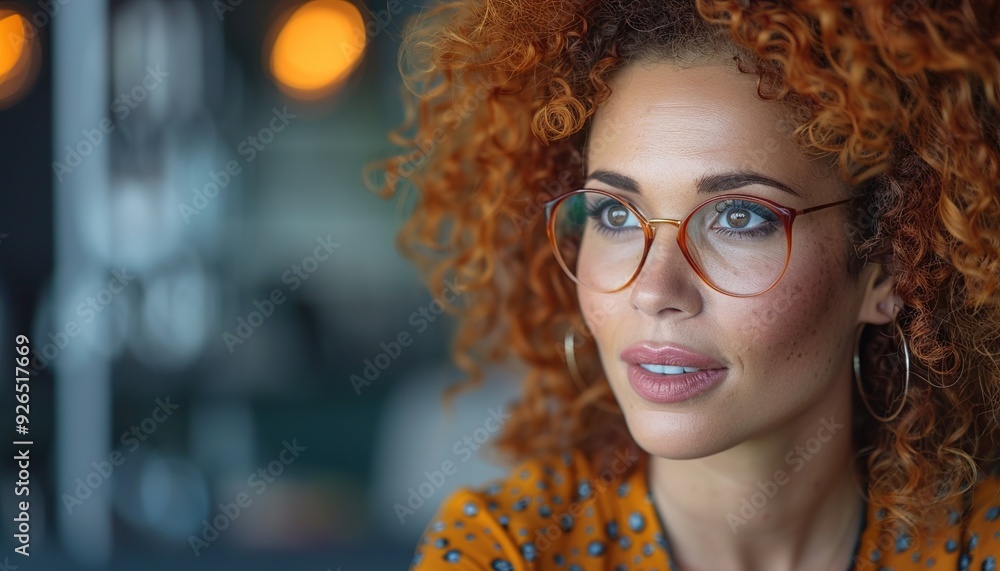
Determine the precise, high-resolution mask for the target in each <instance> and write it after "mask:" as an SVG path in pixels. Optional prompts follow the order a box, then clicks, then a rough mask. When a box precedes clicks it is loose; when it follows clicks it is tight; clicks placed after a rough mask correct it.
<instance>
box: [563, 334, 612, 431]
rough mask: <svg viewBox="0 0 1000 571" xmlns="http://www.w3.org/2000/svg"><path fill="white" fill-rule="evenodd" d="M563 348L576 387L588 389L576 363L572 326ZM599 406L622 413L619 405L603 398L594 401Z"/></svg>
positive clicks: (602, 408) (582, 390)
mask: <svg viewBox="0 0 1000 571" xmlns="http://www.w3.org/2000/svg"><path fill="white" fill-rule="evenodd" d="M563 350H564V351H565V353H566V368H567V369H569V376H570V377H573V382H574V383H576V387H577V388H578V389H580V392H581V393H584V392H586V391H587V386H586V385H585V384H584V382H583V376H582V375H580V367H579V366H577V364H576V331H574V330H573V328H572V327H570V328H569V329H567V330H566V336H565V338H564V339H563ZM594 404H595V405H596V406H597V408H599V409H601V410H603V411H605V412H611V413H614V414H619V415H620V414H622V411H621V409H620V408H618V407H617V406H614V405H611V404H608V403H607V402H605V401H604V400H602V399H597V400H595V401H594Z"/></svg>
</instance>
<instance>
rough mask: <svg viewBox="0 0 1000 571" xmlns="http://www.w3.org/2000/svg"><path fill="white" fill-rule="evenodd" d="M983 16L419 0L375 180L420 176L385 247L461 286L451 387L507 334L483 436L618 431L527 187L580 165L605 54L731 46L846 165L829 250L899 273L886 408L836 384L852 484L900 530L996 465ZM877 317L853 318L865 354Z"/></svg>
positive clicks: (514, 447)
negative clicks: (845, 198) (847, 191)
mask: <svg viewBox="0 0 1000 571" xmlns="http://www.w3.org/2000/svg"><path fill="white" fill-rule="evenodd" d="M998 30H1000V6H989V5H987V3H979V4H977V5H976V6H972V5H970V4H969V3H955V2H945V1H935V0H921V1H920V2H917V1H916V0H913V1H912V2H908V3H904V4H902V5H893V3H892V2H891V1H890V0H848V1H843V0H782V1H778V0H760V1H758V0H753V1H751V0H688V1H684V0H668V1H664V2H641V1H635V0H615V1H614V2H611V1H608V0H603V1H599V0H530V1H529V0H505V1H503V2H498V1H496V0H449V1H446V2H443V3H440V4H437V5H435V6H434V7H433V8H431V9H430V10H429V11H428V12H426V13H425V14H423V15H422V16H421V17H420V18H419V20H417V21H415V22H414V23H413V24H412V26H411V27H410V28H409V29H408V32H407V36H406V43H405V44H404V47H403V49H402V50H401V56H402V57H401V61H400V64H401V69H402V70H403V77H404V80H405V84H406V87H407V94H406V102H407V117H406V119H405V121H404V124H403V125H402V126H401V127H400V129H399V130H397V131H396V132H394V133H393V135H392V137H391V138H392V140H393V141H394V142H396V143H397V144H399V145H401V146H402V147H403V148H404V150H403V151H402V152H400V153H399V154H398V155H396V156H393V157H391V158H389V159H387V160H385V161H382V162H380V163H379V164H378V165H376V166H377V167H378V168H379V171H380V172H382V173H384V175H385V178H384V179H381V182H379V183H372V184H373V185H374V186H375V187H377V188H378V189H379V191H380V192H381V193H383V195H385V196H392V195H394V194H397V193H405V192H408V191H413V190H415V191H416V197H415V201H414V202H415V207H414V209H413V212H412V216H410V218H409V219H408V221H407V223H406V224H405V226H404V227H403V229H402V230H401V232H400V235H399V244H400V246H401V248H402V249H403V251H404V252H405V253H406V254H407V255H408V256H409V257H410V258H411V259H413V260H414V261H415V262H416V263H417V264H418V265H419V267H420V268H422V270H423V271H424V273H425V276H426V279H427V280H428V282H429V283H430V284H441V283H443V282H444V280H445V279H447V278H453V279H456V280H459V282H460V283H462V284H463V286H464V288H465V291H464V294H463V296H462V299H463V302H462V303H461V304H460V305H459V306H456V307H455V308H454V311H455V312H456V314H457V317H458V323H459V329H458V331H457V335H456V339H455V342H454V344H453V350H454V354H455V358H456V360H457V363H458V364H459V365H460V366H461V367H463V368H464V369H465V370H467V371H468V372H469V374H470V380H469V382H468V383H466V384H465V385H463V386H465V387H470V386H474V385H475V384H476V383H477V382H478V380H479V379H480V377H481V365H482V364H484V363H486V362H489V361H499V360H502V359H504V358H507V357H509V356H511V354H513V355H514V356H516V357H518V358H520V359H522V360H524V361H525V362H526V363H527V364H528V365H529V367H530V369H529V370H530V372H529V374H528V375H527V378H526V379H525V380H524V387H523V393H522V397H521V399H520V400H519V401H518V402H517V403H516V404H515V406H514V407H513V409H512V413H513V416H512V418H511V419H510V420H509V421H508V422H507V423H506V424H505V425H504V428H503V432H502V434H501V436H500V438H499V439H498V443H497V446H498V448H499V449H500V450H501V451H504V452H506V453H507V454H508V455H509V456H511V457H512V458H513V459H521V458H526V457H533V456H539V455H543V454H549V453H556V452H562V451H565V450H566V449H567V448H570V447H577V448H580V449H583V450H584V451H585V452H586V453H587V454H588V455H589V456H590V457H591V458H593V459H594V461H595V462H598V463H603V462H604V459H605V458H607V457H608V455H609V453H610V452H612V451H614V450H616V449H620V448H622V447H635V446H636V445H635V443H634V441H633V440H632V439H631V437H630V436H629V434H628V431H627V428H626V426H625V424H624V420H623V417H622V416H621V415H620V411H618V413H619V414H614V410H615V407H616V405H615V404H614V401H613V398H612V396H611V392H610V387H609V386H608V383H607V381H606V380H605V379H604V376H603V371H602V370H601V366H600V362H599V359H598V356H597V351H596V347H595V346H594V343H593V340H592V339H586V341H585V342H584V343H583V345H582V346H580V347H578V348H577V350H576V359H577V361H578V363H579V365H580V369H581V371H582V372H583V378H584V382H585V383H586V384H587V386H585V387H578V386H577V385H576V384H575V383H574V382H573V379H572V377H571V376H570V374H569V372H568V370H567V366H566V362H565V355H564V353H563V350H562V347H563V339H564V335H565V333H566V331H567V329H568V328H572V329H574V330H575V331H577V332H581V331H584V332H585V328H584V326H583V321H582V317H581V313H580V307H579V305H578V302H577V299H576V295H575V288H574V287H573V284H572V282H571V281H570V280H569V278H567V277H566V276H565V275H564V274H563V272H562V271H561V269H560V268H559V266H558V265H557V263H556V261H555V258H554V257H553V253H552V252H551V250H550V248H549V244H548V242H547V238H546V233H545V227H544V226H545V225H544V214H543V212H542V208H541V205H542V204H543V203H544V202H545V201H547V200H549V199H551V198H554V197H555V196H558V195H559V194H561V193H564V192H568V191H570V190H573V189H575V188H578V187H579V186H580V185H581V184H582V182H583V180H582V179H583V175H584V173H583V169H582V162H583V160H582V157H583V155H584V149H585V145H586V137H587V131H588V128H589V125H590V122H591V118H592V117H593V115H594V112H595V111H596V109H597V108H598V106H599V105H600V104H601V103H602V102H603V101H605V100H606V99H607V98H608V96H609V94H610V87H609V79H610V77H611V76H612V74H613V73H614V72H615V71H616V70H618V69H620V68H622V67H623V66H625V65H628V63H629V62H630V61H632V60H635V59H637V58H641V57H650V56H652V57H664V58H667V59H673V60H690V61H697V60H699V59H706V58H707V59H712V58H714V59H715V61H716V62H723V63H724V62H725V61H726V59H729V58H735V60H736V62H735V63H733V65H739V66H740V68H741V69H742V70H743V71H744V72H747V73H754V74H756V75H757V78H758V94H759V95H760V96H761V97H762V98H765V99H772V100H775V101H779V102H781V103H782V104H784V105H787V108H788V110H789V117H790V118H791V119H792V120H793V121H794V125H795V136H796V140H797V142H798V143H799V145H800V146H801V147H802V149H803V150H805V151H806V152H809V153H813V154H816V155H819V156H826V157H829V158H830V160H831V162H835V163H836V164H837V165H838V166H839V168H840V172H841V173H842V176H843V178H844V180H845V181H847V182H848V183H850V184H851V185H853V187H854V189H855V198H854V200H853V203H852V206H853V213H854V218H853V220H854V222H852V224H851V226H852V228H851V229H852V230H853V231H852V232H851V238H852V239H851V243H850V244H848V246H851V245H853V250H854V251H856V252H857V256H854V258H855V262H854V263H852V264H851V268H849V271H850V272H851V273H852V274H853V275H857V271H858V269H859V268H860V267H861V266H862V265H863V263H864V262H865V261H867V260H872V261H878V262H880V263H883V264H884V267H885V268H886V269H887V271H889V272H891V273H892V275H894V276H895V280H896V291H897V293H898V294H899V296H900V297H901V299H902V300H903V301H904V302H905V307H904V308H903V309H902V311H901V313H900V314H899V317H898V325H899V326H900V327H901V329H902V331H903V332H904V334H905V336H906V339H907V340H908V341H909V347H910V351H911V353H912V375H913V381H912V382H911V383H910V389H909V391H908V393H907V397H906V400H905V403H904V408H903V410H902V413H901V414H900V415H899V416H898V417H896V418H895V419H894V420H892V421H891V422H887V423H880V422H877V421H875V420H874V419H873V418H872V417H871V415H870V414H869V413H868V412H867V410H866V409H865V408H864V407H863V406H861V405H860V401H858V399H857V398H855V404H856V406H855V410H856V413H855V419H854V425H855V440H856V442H855V444H856V446H857V449H858V450H859V460H860V461H859V471H860V472H861V473H862V475H863V477H864V481H865V482H866V484H867V488H868V491H869V495H870V500H871V501H873V502H878V503H879V504H882V505H885V506H886V507H887V517H888V518H889V519H890V520H891V522H895V523H898V524H900V525H902V526H903V527H905V528H907V530H909V531H913V532H918V533H919V528H920V527H921V526H926V525H930V524H931V521H932V517H931V516H932V513H931V512H932V510H934V509H936V508H940V507H942V506H944V505H946V504H947V503H948V502H951V501H952V500H954V499H955V498H956V497H957V496H958V495H960V494H961V493H962V492H963V491H964V490H966V489H968V488H969V487H970V486H971V485H972V484H973V483H974V482H975V479H976V477H977V476H979V475H980V474H981V471H983V470H992V469H993V467H994V465H995V450H996V448H997V446H996V445H997V440H998V439H997V435H998V430H1000V423H998V419H997V410H998V404H1000V398H998V397H1000V359H998V356H1000V201H998V192H997V190H998V188H997V185H998V181H1000V152H998V148H1000V141H998V138H1000V120H998V117H1000V116H998V113H1000V55H998V54H1000V32H998ZM730 61H731V60H730ZM890 262H891V263H890ZM870 329H877V328H870ZM894 329H895V328H894V327H893V326H892V325H890V326H887V328H885V331H884V332H880V331H874V332H872V333H870V334H868V335H866V336H865V338H864V342H863V349H864V350H865V353H872V354H875V353H878V352H879V350H880V349H883V348H884V347H882V346H885V345H887V344H889V343H890V342H888V341H887V339H890V338H891V337H892V334H893V331H894ZM879 333H882V334H879ZM896 342H897V343H898V340H896ZM888 346H889V352H890V353H892V352H895V351H894V349H893V346H892V345H891V344H889V345H888ZM901 374H902V373H901V369H900V368H899V363H898V361H897V362H895V364H894V366H887V365H884V364H883V365H882V366H875V367H872V373H871V374H870V375H866V377H865V378H866V380H865V382H866V383H867V387H868V388H867V389H866V393H867V394H868V396H869V399H870V401H872V402H874V403H875V406H882V407H884V408H890V407H891V406H892V405H893V403H894V402H895V400H896V399H897V398H898V396H899V390H900V384H901V383H900V376H901ZM609 410H610V411H611V412H609ZM891 522H890V523H891Z"/></svg>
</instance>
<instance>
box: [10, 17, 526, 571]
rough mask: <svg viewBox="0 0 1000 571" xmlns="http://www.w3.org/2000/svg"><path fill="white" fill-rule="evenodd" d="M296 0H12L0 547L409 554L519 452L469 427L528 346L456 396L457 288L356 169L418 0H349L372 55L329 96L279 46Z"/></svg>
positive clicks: (230, 561)
mask: <svg viewBox="0 0 1000 571" xmlns="http://www.w3.org/2000/svg"><path fill="white" fill-rule="evenodd" d="M220 4H225V6H224V7H223V8H220ZM300 4H305V0H301V1H299V0H288V1H280V2H278V1H275V2H266V1H253V0H242V1H239V0H221V1H220V2H213V1H211V0H197V1H195V0H25V1H22V2H16V3H12V2H0V10H14V11H18V12H19V13H21V14H23V15H24V17H25V18H28V19H29V20H30V21H32V22H33V27H34V31H35V34H34V40H35V42H36V44H35V45H36V48H35V49H36V51H35V52H33V54H32V55H30V56H29V57H31V58H33V62H34V64H35V65H36V67H37V75H36V77H35V78H34V79H33V80H32V81H30V82H28V83H26V84H25V86H24V87H22V88H21V89H20V92H15V93H14V95H9V94H8V95H7V100H3V99H2V98H0V197H2V207H0V332H2V334H0V356H2V362H4V363H6V365H4V366H2V367H0V410H2V413H0V436H2V437H0V447H2V449H3V452H2V456H3V459H0V516H2V517H0V522H2V523H0V532H2V535H0V546H3V551H2V552H0V569H14V568H15V566H16V568H17V569H21V570H25V571H30V570H35V569H38V570H56V569H59V570H62V569H129V570H132V569H135V570H140V569H141V570H156V569H213V570H225V569H245V570H253V569H290V570H306V571H324V570H331V571H332V570H337V569H340V570H342V571H352V570H355V569H357V570H379V569H405V568H406V566H407V565H408V563H409V560H410V556H411V554H412V550H413V546H414V545H415V542H416V540H417V538H418V537H419V534H420V533H421V530H422V528H423V527H424V525H426V523H427V521H429V519H430V518H431V516H432V514H433V512H434V510H435V507H436V505H437V504H438V503H439V502H440V501H441V500H442V499H443V498H444V497H445V496H446V495H447V493H448V492H449V491H450V490H452V489H454V488H455V487H457V486H462V485H467V484H478V483H482V482H484V481H486V480H487V479H489V478H492V477H495V476H498V475H501V474H503V473H504V469H503V468H501V467H498V466H495V465H492V464H490V463H489V462H488V458H485V457H484V456H483V455H482V450H476V449H477V448H480V446H481V445H482V444H485V443H487V442H488V441H490V440H491V439H492V438H493V436H494V435H495V433H496V428H497V425H498V423H500V422H502V419H503V414H504V411H505V409H504V408H503V407H504V406H505V403H506V402H507V401H508V400H509V398H510V397H511V395H512V394H513V392H514V391H515V390H516V388H515V384H516V380H515V379H517V378H518V371H517V370H516V367H510V368H504V369H496V370H491V371H490V375H489V382H488V383H487V384H486V386H485V388H484V389H482V390H479V391H477V392H475V393H470V394H466V395H463V396H461V397H460V398H459V400H458V401H457V403H456V407H455V409H454V413H453V414H450V415H449V414H446V413H445V412H444V409H443V408H442V406H441V404H440V396H441V394H442V391H443V389H444V387H446V386H447V385H448V384H450V383H453V382H456V381H457V380H459V379H460V378H461V375H460V373H459V372H458V371H457V370H455V369H454V367H452V366H451V364H450V361H449V356H448V343H449V340H450V338H451V330H452V327H451V326H452V323H451V322H450V321H449V320H448V318H447V316H442V317H438V315H437V312H438V311H439V310H440V309H441V307H442V306H444V305H448V304H450V303H458V302H460V299H461V291H460V288H458V289H457V290H456V289H455V288H453V289H450V290H449V289H447V288H448V285H447V284H436V285H435V287H434V288H433V291H431V292H428V291H427V290H426V288H424V287H423V286H422V285H421V284H420V282H419V280H418V278H417V276H416V273H415V271H414V270H413V269H412V268H411V267H410V266H409V265H408V263H407V262H406V261H405V260H403V259H402V258H401V257H400V255H399V253H398V252H397V250H396V247H395V244H394V236H395V233H396V230H397V229H398V227H399V226H400V224H401V222H402V220H403V218H404V216H405V212H406V210H407V206H408V205H407V204H406V202H405V201H400V200H382V199H380V198H378V197H376V196H374V195H372V194H371V193H369V192H368V191H367V190H365V188H364V187H363V185H362V175H361V168H362V165H364V164H365V163H367V162H369V161H371V160H373V159H376V158H379V157H384V156H386V155H387V154H389V153H390V152H391V150H392V147H391V146H390V144H389V143H388V141H387V137H386V133H387V131H388V130H389V129H391V128H392V127H394V126H395V125H397V124H398V123H399V121H400V120H401V119H402V116H403V115H402V108H401V104H400V94H399V92H400V85H401V82H400V79H399V72H398V69H397V59H396V58H397V52H398V49H399V42H400V35H401V33H402V31H403V26H404V24H405V22H406V19H407V18H408V17H409V16H411V15H413V14H415V13H419V12H420V11H421V10H422V9H423V6H422V2H421V1H420V0H406V1H404V2H396V1H395V0H393V1H392V2H388V1H383V2H375V1H372V2H369V3H367V4H365V3H364V2H361V1H360V0H357V1H356V2H355V4H356V6H358V7H359V8H360V9H361V12H362V14H363V15H364V18H365V21H366V23H367V24H368V26H367V31H366V37H367V41H368V45H367V47H366V49H365V52H364V55H363V59H362V62H361V64H360V66H359V67H358V68H357V69H356V70H355V71H354V72H353V74H352V75H351V77H350V78H349V79H348V80H347V82H346V83H345V84H344V85H343V86H342V87H341V88H339V89H338V90H335V91H334V92H332V93H329V94H327V95H325V96H324V97H321V98H319V99H318V100H314V101H304V100H301V99H297V98H296V97H292V96H289V95H287V94H285V93H283V92H282V91H281V90H279V89H278V87H277V86H276V83H275V79H274V78H273V77H272V76H271V75H270V73H269V72H268V69H267V66H266V65H265V54H266V51H267V45H268V42H269V41H271V39H272V35H271V34H272V29H273V27H274V26H275V23H276V22H278V21H279V20H280V18H281V17H282V15H283V14H287V13H288V10H291V9H295V8H296V7H297V6H298V5H300ZM0 41H10V39H9V38H7V39H4V38H0ZM139 86H143V87H141V88H139ZM3 87H4V85H3V78H2V76H0V95H2V94H3V93H4V90H3ZM8 87H9V86H8ZM132 93H134V94H136V95H141V96H142V101H132V100H131V99H129V100H128V101H126V100H125V99H124V98H122V94H132ZM129 101H130V103H129ZM477 103H478V102H477V101H475V100H470V101H469V102H468V105H469V106H470V108H471V107H474V106H475V105H476V104H477ZM102 126H103V127H105V131H106V132H105V131H100V129H101V127H102ZM269 129H273V131H271V132H266V131H267V130H269ZM251 136H255V137H260V141H265V140H266V144H264V143H262V142H260V141H259V143H260V144H259V145H258V146H259V148H257V149H255V150H254V151H253V152H250V151H249V150H248V149H249V148H250V147H248V146H247V143H248V137H251ZM446 136H447V133H446ZM84 141H87V142H88V143H90V144H89V145H88V144H86V143H84ZM67 146H69V147H71V148H73V149H77V150H79V151H80V152H85V153H86V156H80V157H71V156H69V155H71V154H72V153H71V152H70V151H69V150H68V149H67ZM77 159H79V160H77ZM414 160H415V161H419V160H420V157H414ZM55 163H61V164H55ZM64 166H65V167H66V168H63V167H64ZM227 167H228V168H229V173H227V174H223V173H224V172H225V171H226V170H227ZM213 181H214V182H215V183H217V184H218V185H219V186H222V187H223V188H220V190H219V192H218V193H214V191H213V190H212V187H211V186H210V183H213ZM195 189H201V190H202V191H205V190H208V191H209V193H210V194H212V196H211V197H208V196H205V197H201V198H198V197H196V194H197V193H196V192H195ZM192 209H194V210H192ZM324 244H325V246H324ZM272 296H274V297H272ZM270 300H280V303H276V304H274V303H273V302H271V303H272V305H270V306H269V305H268V302H269V301H270ZM255 311H260V314H257V315H254V312H255ZM241 320H245V322H246V325H244V321H241ZM240 327H242V329H239V328H240ZM20 334H23V335H26V336H28V337H29V338H30V344H29V346H30V347H31V350H32V356H33V357H34V360H33V368H34V369H35V370H36V371H37V372H36V373H35V374H33V375H32V376H31V380H30V381H29V384H30V393H29V394H30V398H31V400H30V407H31V408H30V425H29V427H30V433H29V434H28V435H27V436H24V437H21V436H18V435H16V434H15V432H14V425H15V404H16V403H15V394H16V393H15V389H14V386H15V364H14V358H15V348H16V336H17V335H20ZM227 334H228V335H229V336H227ZM236 340H238V341H239V342H237V341H236ZM400 341H402V342H403V343H402V344H399V343H400ZM366 369H367V370H366ZM352 375H354V376H355V379H354V382H352ZM366 375H367V378H366ZM359 379H365V381H366V382H365V383H359V382H358V380H359ZM158 409H159V410H158ZM167 412H169V414H167ZM498 419H499V420H498ZM20 438H30V440H31V441H32V442H33V444H32V445H31V446H30V458H31V460H30V469H29V470H30V483H29V486H28V488H29V489H30V496H28V497H24V496H18V495H17V490H18V488H21V487H24V486H23V485H21V486H19V485H18V484H16V481H17V479H18V473H17V465H16V461H15V460H14V459H13V458H14V456H15V455H16V454H18V451H19V450H20V449H24V448H25V447H23V446H21V447H18V446H16V445H14V444H13V442H14V441H15V440H18V439H20ZM296 447H297V448H296ZM286 448H294V449H295V453H294V454H293V453H292V452H285V453H283V452H282V451H283V450H285V449H286ZM443 468H448V469H447V470H443ZM261 470H263V471H264V472H263V473H261ZM445 472H447V474H446V473H445ZM25 499H28V500H29V501H30V510H29V515H30V539H31V543H30V548H29V549H30V553H31V556H30V557H23V556H21V555H19V554H17V553H15V551H14V548H15V547H16V546H17V545H18V542H17V540H16V539H15V537H14V534H15V533H16V522H15V521H14V518H15V517H16V516H17V515H18V513H19V511H20V510H18V506H17V503H18V502H19V501H24V500H25ZM238 500H239V501H242V502H243V506H242V507H240V509H239V511H238V513H237V512H236V511H235V508H234V507H233V506H234V505H236V504H237V503H238ZM206 526H209V527H211V529H206ZM193 538H194V539H193Z"/></svg>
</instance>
